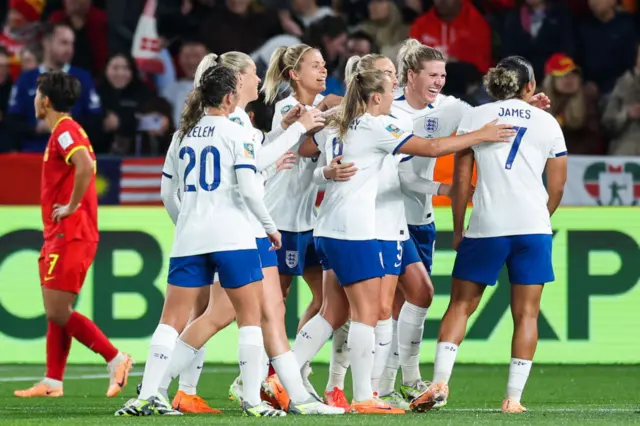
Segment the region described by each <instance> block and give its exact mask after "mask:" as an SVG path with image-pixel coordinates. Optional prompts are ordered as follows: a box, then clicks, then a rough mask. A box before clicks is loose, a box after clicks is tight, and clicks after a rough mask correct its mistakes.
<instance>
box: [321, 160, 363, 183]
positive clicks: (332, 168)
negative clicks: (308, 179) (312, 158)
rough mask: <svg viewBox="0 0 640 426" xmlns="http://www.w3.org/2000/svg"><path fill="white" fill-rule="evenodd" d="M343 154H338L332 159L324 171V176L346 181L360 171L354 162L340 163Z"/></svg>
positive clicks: (336, 180) (337, 180)
mask: <svg viewBox="0 0 640 426" xmlns="http://www.w3.org/2000/svg"><path fill="white" fill-rule="evenodd" d="M342 157H344V156H343V155H338V156H337V157H334V159H333V160H331V164H329V165H328V166H326V167H325V168H324V169H323V170H322V172H323V173H324V177H325V178H326V179H329V180H333V181H335V182H345V181H348V180H349V179H351V177H353V175H355V174H356V172H357V171H358V168H357V167H354V163H344V164H340V160H342Z"/></svg>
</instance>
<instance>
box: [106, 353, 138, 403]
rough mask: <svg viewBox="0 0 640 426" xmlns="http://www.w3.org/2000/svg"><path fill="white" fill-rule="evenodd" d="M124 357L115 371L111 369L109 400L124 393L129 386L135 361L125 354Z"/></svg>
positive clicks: (108, 390)
mask: <svg viewBox="0 0 640 426" xmlns="http://www.w3.org/2000/svg"><path fill="white" fill-rule="evenodd" d="M122 355H124V357H123V359H122V361H120V362H119V363H118V364H117V365H115V366H114V367H113V369H111V368H109V388H108V389H107V397H108V398H113V397H114V396H117V395H118V394H119V393H120V392H122V389H124V387H125V386H126V385H127V380H128V379H129V373H130V372H131V367H132V366H133V359H132V358H131V356H129V354H125V353H123V354H122Z"/></svg>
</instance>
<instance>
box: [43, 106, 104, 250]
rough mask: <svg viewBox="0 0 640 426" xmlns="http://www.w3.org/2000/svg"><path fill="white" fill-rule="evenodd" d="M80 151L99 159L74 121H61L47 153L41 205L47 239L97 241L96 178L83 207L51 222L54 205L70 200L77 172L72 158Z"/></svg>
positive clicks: (65, 118) (82, 201) (85, 197)
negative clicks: (84, 150)
mask: <svg viewBox="0 0 640 426" xmlns="http://www.w3.org/2000/svg"><path fill="white" fill-rule="evenodd" d="M79 149H86V150H88V151H89V155H90V156H91V158H92V159H93V164H94V170H95V161H96V156H95V154H94V153H93V148H92V147H91V143H90V142H89V138H88V137H87V134H86V133H85V131H84V129H83V128H82V127H81V126H80V125H79V124H78V123H77V122H76V121H74V120H73V119H72V118H71V117H64V118H61V119H60V120H59V121H58V122H57V123H56V125H55V126H54V128H53V130H52V131H51V137H50V138H49V142H48V143H47V148H46V150H45V152H44V163H43V165H42V184H41V189H40V191H41V192H40V204H41V205H42V222H43V223H44V239H45V241H47V240H51V239H64V241H71V240H84V241H98V239H99V238H98V195H97V193H96V180H95V174H94V176H93V177H92V178H91V182H90V183H89V188H87V192H85V194H84V197H82V200H81V201H80V207H78V210H76V211H75V212H74V213H72V214H71V215H70V216H68V217H66V218H64V219H62V220H61V221H60V222H57V223H56V222H54V221H53V219H52V218H51V213H52V212H53V205H54V204H61V205H65V204H68V203H69V201H70V200H71V192H72V191H73V185H74V181H75V170H74V167H73V165H72V164H71V156H72V155H73V153H74V152H76V151H77V150H79Z"/></svg>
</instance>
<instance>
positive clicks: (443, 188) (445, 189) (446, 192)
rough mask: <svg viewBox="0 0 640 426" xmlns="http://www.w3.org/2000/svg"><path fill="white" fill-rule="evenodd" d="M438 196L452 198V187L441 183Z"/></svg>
mask: <svg viewBox="0 0 640 426" xmlns="http://www.w3.org/2000/svg"><path fill="white" fill-rule="evenodd" d="M438 195H443V196H445V197H449V198H451V185H450V184H448V183H441V184H440V187H439V188H438Z"/></svg>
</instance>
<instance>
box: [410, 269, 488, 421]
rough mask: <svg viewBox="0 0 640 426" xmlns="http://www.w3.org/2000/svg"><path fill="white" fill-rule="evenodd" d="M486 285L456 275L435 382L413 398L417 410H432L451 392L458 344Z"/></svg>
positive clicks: (438, 349) (440, 339)
mask: <svg viewBox="0 0 640 426" xmlns="http://www.w3.org/2000/svg"><path fill="white" fill-rule="evenodd" d="M485 288H486V286H485V285H482V284H477V283H474V282H471V281H465V280H460V279H458V278H453V279H452V281H451V299H450V301H449V306H448V308H447V311H446V312H445V314H444V317H442V322H441V324H440V333H439V335H438V344H437V345H436V357H435V362H434V367H433V384H432V385H431V386H429V388H428V389H427V390H426V391H425V392H424V393H422V394H421V395H420V396H418V397H417V398H416V399H414V400H413V401H412V402H411V409H412V410H414V411H429V410H431V409H432V408H433V406H434V405H435V404H436V403H437V402H439V401H443V400H446V399H447V397H448V394H449V385H448V383H449V379H450V378H451V372H452V371H453V366H454V364H455V361H456V355H457V353H458V346H459V345H460V343H461V342H462V340H463V339H464V335H465V333H466V331H467V323H468V321H469V317H470V316H471V315H472V314H473V313H474V312H475V310H476V309H477V308H478V304H479V303H480V299H481V298H482V294H483V293H484V290H485Z"/></svg>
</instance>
